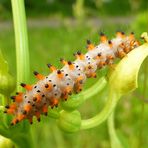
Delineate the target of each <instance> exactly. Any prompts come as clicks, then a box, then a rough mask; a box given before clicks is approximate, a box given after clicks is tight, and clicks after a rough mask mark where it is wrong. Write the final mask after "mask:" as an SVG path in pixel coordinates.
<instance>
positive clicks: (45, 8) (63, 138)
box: [0, 0, 148, 148]
mask: <svg viewBox="0 0 148 148" xmlns="http://www.w3.org/2000/svg"><path fill="white" fill-rule="evenodd" d="M25 7H26V15H27V25H28V36H29V49H30V63H31V74H30V81H31V82H32V83H33V82H35V78H34V77H33V75H32V72H33V71H34V70H37V71H39V72H40V73H43V74H48V68H46V64H47V63H52V64H54V65H55V66H58V67H61V65H60V62H59V58H61V57H62V58H65V59H68V60H74V57H73V53H74V52H76V51H77V50H81V51H82V52H86V49H85V47H86V39H90V40H92V41H93V42H94V43H95V44H98V43H99V36H98V32H100V31H103V32H104V33H106V34H107V36H108V37H109V38H112V37H114V35H115V32H116V31H117V30H122V31H125V33H130V32H131V31H134V32H135V35H136V37H137V38H139V40H140V34H141V33H142V32H144V31H148V1H147V0H120V1H119V0H25ZM0 49H1V50H2V52H3V54H4V56H5V58H6V59H7V61H8V63H9V67H10V71H11V73H12V75H13V76H14V77H15V74H16V65H15V40H14V30H13V20H12V10H11V2H10V0H0ZM147 63H148V62H147V61H145V62H144V64H143V66H142V68H141V72H140V75H139V88H138V89H137V90H136V91H134V92H133V93H132V94H129V95H126V96H125V97H123V98H122V99H121V101H120V102H119V104H118V106H117V109H116V114H115V123H116V129H117V134H118V135H119V138H120V140H121V142H122V143H123V145H124V146H125V147H127V148H147V147H148V126H147V123H148V117H147V115H148V106H147V104H148V93H147V94H146V95H145V94H143V89H144V87H145V86H144V85H143V82H144V81H146V82H147V80H146V77H145V75H146V72H145V68H146V67H148V64H147ZM106 70H107V68H106ZM99 73H103V72H102V71H101V72H100V71H99V72H98V74H99ZM100 75H101V74H100ZM97 79H99V77H98V78H97ZM95 81H96V80H95V79H90V80H87V84H86V85H85V88H88V87H90V86H91V85H93V84H94V83H95ZM147 85H148V82H147ZM85 88H84V89H85ZM147 88H148V87H147ZM147 90H148V89H147ZM143 96H145V97H143ZM105 97H106V90H103V91H102V92H101V93H100V94H97V95H96V96H94V97H93V98H92V99H90V100H89V101H87V102H85V104H84V105H83V106H81V108H80V112H81V113H82V117H83V118H85V119H87V118H90V117H92V116H94V115H95V114H96V113H98V112H99V111H100V110H101V109H102V106H103V104H104V103H105V100H104V98H105ZM143 108H144V109H143ZM41 120H42V122H41V123H35V124H33V125H32V127H31V130H32V133H33V136H34V137H33V138H34V143H36V148H41V147H45V148H48V147H50V148H84V147H85V148H109V147H110V142H109V135H108V130H107V124H106V122H104V123H103V124H101V126H99V127H96V128H94V129H90V130H84V131H80V132H77V133H74V134H66V133H64V132H62V131H61V130H59V129H58V127H57V126H56V121H55V120H53V119H51V118H49V117H42V119H41Z"/></svg>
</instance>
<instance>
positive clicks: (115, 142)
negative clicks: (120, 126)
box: [107, 112, 123, 148]
mask: <svg viewBox="0 0 148 148" xmlns="http://www.w3.org/2000/svg"><path fill="white" fill-rule="evenodd" d="M107 121H108V122H107V123H108V131H109V137H110V142H111V148H123V147H122V145H121V143H120V141H119V139H118V137H117V135H116V131H115V125H114V112H113V113H112V114H111V115H110V116H109V118H108V120H107Z"/></svg>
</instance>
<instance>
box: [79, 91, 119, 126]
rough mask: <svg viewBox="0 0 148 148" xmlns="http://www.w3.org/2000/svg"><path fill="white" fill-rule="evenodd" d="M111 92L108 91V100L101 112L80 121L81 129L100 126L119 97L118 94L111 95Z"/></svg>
mask: <svg viewBox="0 0 148 148" xmlns="http://www.w3.org/2000/svg"><path fill="white" fill-rule="evenodd" d="M111 92H112V91H110V95H109V98H108V100H107V103H106V104H105V107H104V108H103V110H102V111H101V112H100V113H98V114H97V115H96V116H94V117H93V118H90V119H86V120H82V122H81V129H89V128H93V127H96V126H98V125H100V124H101V123H102V122H104V121H105V120H106V119H107V118H108V117H109V116H110V114H111V113H112V112H113V110H114V108H115V106H116V104H117V102H118V100H119V99H120V96H121V95H120V94H117V93H111Z"/></svg>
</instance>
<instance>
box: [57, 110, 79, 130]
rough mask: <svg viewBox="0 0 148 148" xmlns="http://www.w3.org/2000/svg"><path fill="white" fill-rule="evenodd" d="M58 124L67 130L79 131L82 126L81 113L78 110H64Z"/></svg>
mask: <svg viewBox="0 0 148 148" xmlns="http://www.w3.org/2000/svg"><path fill="white" fill-rule="evenodd" d="M58 125H59V127H60V128H61V129H62V130H63V131H65V132H68V133H73V132H77V131H79V129H80V126H81V115H80V113H79V112H78V111H77V110H75V111H72V112H67V111H64V110H63V111H61V112H60V118H59V120H58Z"/></svg>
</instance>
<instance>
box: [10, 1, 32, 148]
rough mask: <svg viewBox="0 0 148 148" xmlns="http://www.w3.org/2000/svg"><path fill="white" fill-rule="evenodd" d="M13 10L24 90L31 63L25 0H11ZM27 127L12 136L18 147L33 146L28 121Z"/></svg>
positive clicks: (17, 61)
mask: <svg viewBox="0 0 148 148" xmlns="http://www.w3.org/2000/svg"><path fill="white" fill-rule="evenodd" d="M11 3H12V11H13V22H14V30H15V45H16V65H17V91H22V88H21V87H20V86H19V84H20V83H21V82H23V81H25V82H29V74H30V64H29V49H28V36H27V27H26V15H25V6H24V0H11ZM22 124H24V127H25V126H26V129H27V130H25V131H24V132H22V133H21V134H20V135H19V134H18V133H16V137H13V136H12V137H11V136H10V138H11V139H12V140H13V141H14V142H15V143H16V144H17V146H18V147H21V148H25V147H28V148H30V147H32V141H31V140H32V137H31V133H30V128H29V126H28V125H26V123H22Z"/></svg>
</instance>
